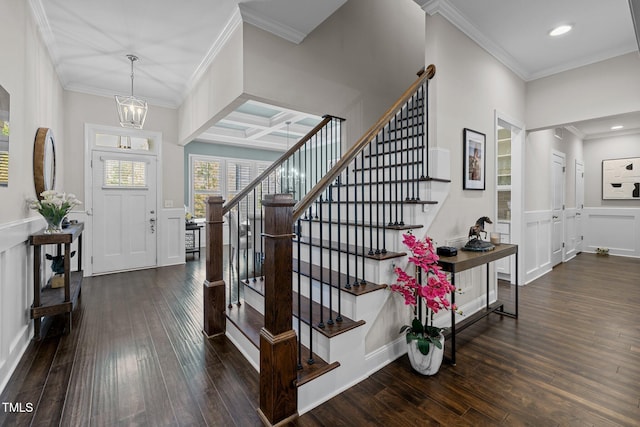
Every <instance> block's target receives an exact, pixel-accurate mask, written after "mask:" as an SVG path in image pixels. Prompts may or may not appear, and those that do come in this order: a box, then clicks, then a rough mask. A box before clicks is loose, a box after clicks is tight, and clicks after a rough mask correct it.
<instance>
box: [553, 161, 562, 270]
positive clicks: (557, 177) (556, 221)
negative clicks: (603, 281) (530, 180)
mask: <svg viewBox="0 0 640 427" xmlns="http://www.w3.org/2000/svg"><path fill="white" fill-rule="evenodd" d="M564 174H565V154H564V153H560V152H557V151H554V152H553V153H552V155H551V218H552V221H551V223H552V224H551V264H552V265H553V266H555V265H558V264H560V263H561V262H562V261H563V260H564Z"/></svg>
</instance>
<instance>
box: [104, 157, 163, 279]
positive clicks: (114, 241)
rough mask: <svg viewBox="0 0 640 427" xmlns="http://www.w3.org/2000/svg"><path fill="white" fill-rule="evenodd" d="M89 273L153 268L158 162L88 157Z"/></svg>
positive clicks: (130, 158)
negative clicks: (89, 198) (90, 249)
mask: <svg viewBox="0 0 640 427" xmlns="http://www.w3.org/2000/svg"><path fill="white" fill-rule="evenodd" d="M92 165H93V166H92V193H93V194H92V200H93V206H92V212H93V240H92V250H93V273H94V274H101V273H108V272H114V271H121V270H132V269H138V268H145V267H153V266H155V265H156V217H157V216H156V211H157V207H156V157H155V156H149V155H141V154H125V153H113V152H103V151H97V150H95V151H93V153H92Z"/></svg>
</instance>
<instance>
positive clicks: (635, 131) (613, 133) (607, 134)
mask: <svg viewBox="0 0 640 427" xmlns="http://www.w3.org/2000/svg"><path fill="white" fill-rule="evenodd" d="M630 135H640V128H635V129H625V130H616V131H610V132H602V133H594V134H592V135H586V136H585V137H584V138H583V141H591V140H593V139H604V138H607V139H611V138H618V137H621V136H630Z"/></svg>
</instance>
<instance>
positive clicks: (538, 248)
mask: <svg viewBox="0 0 640 427" xmlns="http://www.w3.org/2000/svg"><path fill="white" fill-rule="evenodd" d="M551 216H552V215H551V211H550V210H549V211H529V212H525V213H524V239H523V242H524V248H523V251H522V252H523V253H524V283H525V284H526V283H529V282H531V281H533V280H535V279H537V278H538V277H540V276H542V275H544V274H546V273H548V272H549V271H551V268H552V266H551Z"/></svg>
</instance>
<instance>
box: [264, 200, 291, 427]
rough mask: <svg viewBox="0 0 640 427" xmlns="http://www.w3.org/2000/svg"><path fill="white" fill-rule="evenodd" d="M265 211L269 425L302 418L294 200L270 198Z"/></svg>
mask: <svg viewBox="0 0 640 427" xmlns="http://www.w3.org/2000/svg"><path fill="white" fill-rule="evenodd" d="M262 205H263V206H264V209H265V223H264V227H265V228H264V229H265V233H264V245H265V264H264V274H265V276H264V279H265V284H264V288H265V296H264V306H265V309H264V328H262V330H261V331H260V409H259V410H258V413H259V415H260V418H261V419H262V422H263V423H264V424H265V425H271V426H272V425H280V424H285V423H287V422H289V421H291V420H293V419H295V418H296V417H297V416H298V412H297V411H298V393H297V389H296V386H295V380H296V376H297V365H296V356H297V345H296V341H297V340H296V333H295V331H294V330H293V329H292V326H291V319H292V315H293V305H292V302H293V291H292V287H291V265H292V259H291V258H292V233H291V230H292V225H293V205H294V201H293V196H292V195H291V194H267V195H265V196H264V199H263V200H262Z"/></svg>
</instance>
